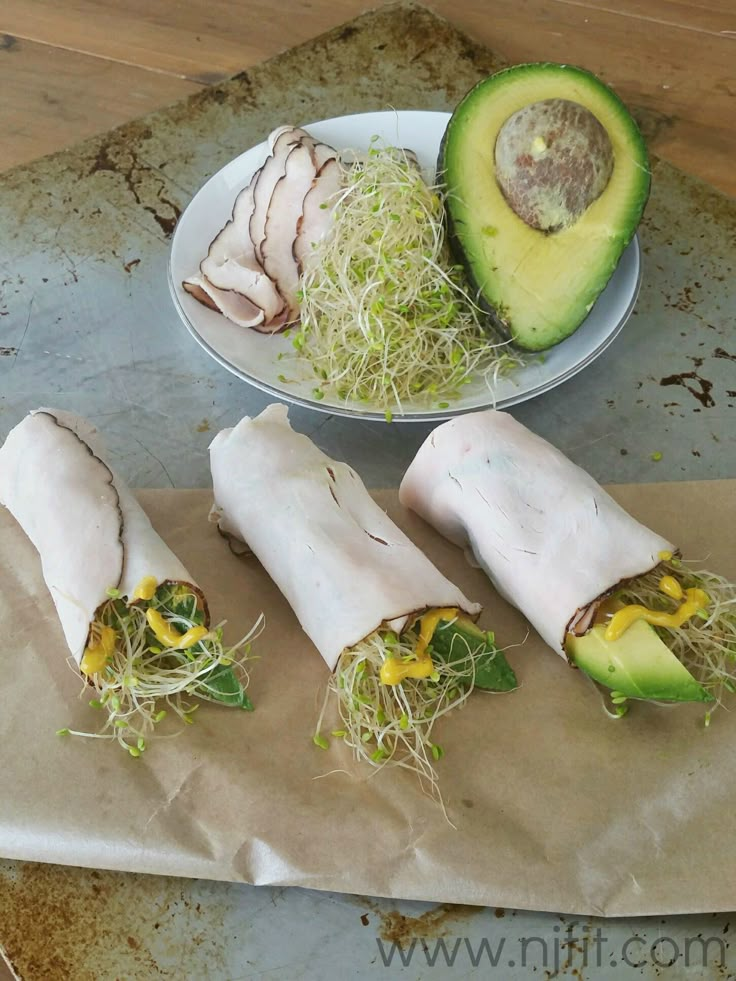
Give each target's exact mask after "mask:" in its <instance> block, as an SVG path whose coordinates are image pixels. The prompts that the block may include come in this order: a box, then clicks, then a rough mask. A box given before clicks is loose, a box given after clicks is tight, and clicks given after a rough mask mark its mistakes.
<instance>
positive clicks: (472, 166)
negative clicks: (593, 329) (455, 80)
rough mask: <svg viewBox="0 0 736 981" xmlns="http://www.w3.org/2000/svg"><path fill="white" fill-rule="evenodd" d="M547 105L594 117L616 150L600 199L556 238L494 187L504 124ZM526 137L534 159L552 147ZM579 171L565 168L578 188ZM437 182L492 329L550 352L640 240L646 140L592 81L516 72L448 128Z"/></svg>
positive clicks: (535, 70) (551, 72) (542, 67)
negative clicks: (560, 104) (579, 109)
mask: <svg viewBox="0 0 736 981" xmlns="http://www.w3.org/2000/svg"><path fill="white" fill-rule="evenodd" d="M547 100H565V101H566V102H568V103H570V102H572V103H577V104H578V105H581V106H583V107H584V108H585V109H587V110H588V111H589V112H590V113H592V114H593V116H595V117H596V119H597V120H598V122H599V123H600V124H601V125H602V126H603V128H604V129H605V131H606V134H607V135H608V138H609V140H610V145H611V147H612V150H613V170H612V172H611V176H610V178H608V180H607V183H606V184H605V187H604V190H603V191H602V193H600V195H599V196H598V197H597V198H596V199H595V200H594V201H593V202H592V203H591V204H589V205H588V207H587V208H586V209H585V210H584V211H583V213H582V214H581V215H580V216H579V217H577V219H576V220H575V221H573V223H572V224H570V225H568V226H567V227H564V228H562V229H560V230H559V231H554V232H546V231H542V230H540V229H538V228H533V227H531V225H529V224H526V222H525V221H523V220H522V219H521V218H520V217H519V216H518V215H517V214H516V212H515V211H514V210H512V208H511V207H510V205H509V204H508V202H507V200H506V198H505V197H504V194H503V192H502V191H501V188H500V187H499V184H498V181H497V179H496V158H495V147H496V140H497V136H498V133H499V131H500V130H501V128H502V127H503V126H504V123H506V121H507V120H509V118H510V117H511V116H512V115H514V114H515V113H517V112H518V111H519V110H521V109H524V108H525V107H528V106H532V105H536V104H538V103H542V102H546V101H547ZM540 125H541V123H540ZM546 125H547V129H546V130H540V133H542V132H543V133H544V140H545V141H547V142H549V136H550V134H551V135H552V136H553V137H554V138H555V139H557V138H558V135H559V133H556V132H553V131H552V130H550V128H549V127H550V125H551V124H550V123H549V122H547V124H546ZM559 129H562V130H564V127H558V130H559ZM527 135H528V138H529V143H530V146H529V149H530V153H531V155H532V156H533V155H534V153H537V152H540V153H544V152H547V150H546V149H543V150H541V151H539V147H543V148H544V147H545V146H546V143H545V141H542V142H540V140H541V136H540V135H537V136H536V137H535V133H534V132H533V131H530V132H529V133H528V134H527ZM560 138H561V139H562V140H563V141H564V139H565V135H564V132H563V133H562V136H561V137H560ZM549 145H550V147H551V146H552V143H551V142H549ZM534 147H536V148H537V149H534ZM518 159H519V161H521V159H522V158H521V156H520V157H519V158H518ZM530 159H531V157H530V156H527V161H528V160H530ZM535 159H536V158H535ZM577 167H578V165H577V164H573V165H572V167H571V169H568V171H567V177H566V178H565V179H566V180H567V181H568V182H569V181H572V182H573V183H574V180H575V176H574V175H575V173H576V171H577ZM534 173H536V171H534ZM571 174H572V176H570V175H571ZM438 177H439V180H440V181H441V182H442V184H443V186H444V190H445V195H446V198H445V207H446V213H447V222H448V235H449V241H450V244H451V247H452V249H453V252H454V254H455V256H456V258H457V259H458V261H459V262H460V263H461V264H462V265H463V267H464V268H465V272H466V274H467V276H468V279H469V281H470V285H471V289H472V290H473V291H474V292H475V293H477V297H478V302H479V303H480V305H481V306H482V307H483V308H484V309H485V310H486V311H487V312H488V314H489V315H490V319H491V321H492V322H493V324H494V325H495V326H496V327H497V328H500V329H501V330H502V332H503V333H504V334H505V335H506V336H509V337H511V338H512V339H513V341H514V342H515V343H516V344H517V346H519V347H521V348H524V349H527V350H530V351H541V350H544V349H546V348H549V347H552V346H553V345H554V344H557V343H559V342H560V341H562V340H564V339H565V338H566V337H568V336H569V335H570V334H572V333H573V332H574V331H575V330H576V329H577V328H578V327H579V326H580V324H581V323H582V322H583V320H584V319H585V317H586V316H587V315H588V313H589V311H590V309H591V307H592V306H593V304H594V303H595V300H596V299H597V297H598V296H599V294H600V293H601V291H602V290H603V288H604V287H605V285H606V283H607V282H608V280H609V279H610V278H611V276H612V274H613V272H614V270H615V268H616V265H617V264H618V261H619V259H620V258H621V253H622V252H623V250H624V249H625V248H626V246H627V245H628V244H629V242H630V241H631V239H632V238H633V236H634V233H635V231H636V228H637V225H638V224H639V221H640V219H641V215H642V212H643V210H644V205H645V204H646V201H647V197H648V195H649V184H650V172H649V161H648V156H647V151H646V147H645V144H644V141H643V139H642V137H641V134H640V133H639V130H638V128H637V126H636V123H635V122H634V120H633V119H632V117H631V116H630V115H629V113H628V111H627V109H626V107H625V106H624V105H623V103H622V102H621V100H620V99H619V98H618V96H616V95H615V94H614V93H613V92H612V91H611V90H610V89H609V88H608V87H607V86H605V85H604V84H603V83H602V82H601V81H600V80H599V79H597V78H596V77H595V76H594V75H591V74H590V73H589V72H586V71H583V70H582V69H579V68H572V67H569V66H566V65H556V64H530V65H519V66H517V67H515V68H509V69H507V70H506V71H502V72H499V73H498V74H496V75H492V76H491V77H490V78H487V79H485V80H484V81H482V82H480V83H479V84H478V85H476V86H475V88H474V89H472V90H471V91H470V92H469V93H468V94H467V95H466V96H465V98H464V99H463V100H462V102H460V104H459V105H458V107H457V108H456V109H455V112H454V113H453V115H452V118H451V119H450V122H449V124H448V126H447V130H446V132H445V136H444V138H443V141H442V146H441V149H440V156H439V161H438Z"/></svg>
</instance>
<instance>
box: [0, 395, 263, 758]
mask: <svg viewBox="0 0 736 981" xmlns="http://www.w3.org/2000/svg"><path fill="white" fill-rule="evenodd" d="M0 503H2V504H3V505H5V507H7V508H8V509H9V510H10V512H11V513H12V514H13V516H14V517H15V519H16V520H17V521H18V523H19V524H20V526H21V527H22V528H23V530H24V531H25V533H26V534H27V535H28V537H29V538H30V540H31V541H32V542H33V544H34V545H35V547H36V549H37V550H38V553H39V555H40V557H41V563H42V567H43V574H44V579H45V581H46V585H47V586H48V589H49V591H50V593H51V597H52V599H53V601H54V604H55V606H56V610H57V613H58V615H59V619H60V621H61V625H62V628H63V630H64V634H65V637H66V641H67V644H68V647H69V650H70V652H71V658H72V660H73V662H74V664H75V666H76V667H77V668H78V669H79V671H80V672H81V674H82V675H83V676H84V678H85V690H89V687H90V686H91V687H92V688H93V689H95V695H96V697H95V698H93V699H92V700H91V702H90V705H91V706H92V707H94V708H97V709H101V710H103V711H104V713H105V716H106V722H105V725H104V728H103V730H102V732H100V733H96V734H90V733H75V734H78V735H96V736H97V737H98V738H109V739H116V740H117V741H118V743H120V745H121V746H122V747H123V748H125V749H126V750H127V751H128V752H129V753H130V754H131V756H134V757H137V756H140V755H141V753H142V752H143V751H144V750H145V747H146V739H147V738H148V737H149V735H150V734H151V733H152V732H153V730H154V729H155V727H156V725H157V724H158V723H159V722H160V721H161V720H162V719H163V718H164V717H165V716H166V714H167V711H168V710H171V711H172V713H173V714H175V715H177V716H178V717H179V718H180V719H182V720H183V721H184V722H190V721H192V719H191V713H192V712H193V711H194V709H195V708H196V704H195V703H193V702H191V700H190V699H188V698H187V696H191V695H196V696H197V697H198V698H205V699H210V700H212V701H218V702H222V703H224V704H226V705H233V706H237V707H240V708H244V709H251V708H252V705H251V703H250V700H249V698H248V695H247V694H246V691H245V687H244V683H243V682H244V681H247V676H246V675H245V674H244V671H243V669H242V663H243V661H244V660H245V658H246V656H247V653H248V650H249V642H250V640H251V639H252V637H253V636H254V635H255V633H256V632H257V631H258V629H259V627H260V618H259V621H258V623H256V625H255V626H254V628H253V629H252V630H251V631H250V633H249V634H248V636H247V637H245V638H243V640H242V641H240V643H239V644H237V645H235V647H233V648H226V647H225V646H224V644H223V637H222V624H220V625H217V626H215V627H212V626H211V624H210V615H209V610H208V608H207V602H206V600H205V597H204V595H203V594H202V591H201V590H200V589H199V587H198V586H197V585H196V584H195V583H194V581H193V579H192V577H191V576H190V574H189V572H188V571H187V570H186V569H185V568H184V566H183V565H182V564H181V562H180V561H179V560H178V559H177V557H176V556H175V555H174V553H173V552H172V551H171V550H170V549H169V548H168V546H167V545H166V544H165V543H164V542H163V541H162V539H161V538H160V537H159V536H158V535H157V534H156V532H155V531H154V529H153V527H152V526H151V523H150V521H149V520H148V517H147V516H146V514H145V512H144V511H143V510H142V508H141V507H140V505H139V504H138V502H137V501H136V500H135V498H134V497H133V495H132V494H131V492H130V490H129V489H128V488H127V487H126V485H125V483H124V482H123V481H122V480H121V479H120V478H119V477H118V476H117V475H115V474H114V473H113V471H112V470H111V469H110V468H109V467H108V465H107V464H106V463H105V462H104V459H103V456H102V455H101V447H100V441H99V436H98V434H97V432H96V430H95V429H94V428H93V427H92V426H91V425H90V424H89V423H87V422H86V421H85V420H84V419H81V418H79V417H78V416H74V415H71V414H70V413H64V412H58V411H54V410H50V409H42V410H38V411H36V412H32V413H30V415H28V416H26V418H25V419H24V420H23V421H22V422H21V423H20V424H19V425H18V426H16V427H15V429H13V430H12V432H11V433H10V435H9V436H8V438H7V440H6V442H5V445H4V446H3V447H2V449H0ZM60 732H61V733H64V734H66V733H68V732H70V730H66V729H63V730H60Z"/></svg>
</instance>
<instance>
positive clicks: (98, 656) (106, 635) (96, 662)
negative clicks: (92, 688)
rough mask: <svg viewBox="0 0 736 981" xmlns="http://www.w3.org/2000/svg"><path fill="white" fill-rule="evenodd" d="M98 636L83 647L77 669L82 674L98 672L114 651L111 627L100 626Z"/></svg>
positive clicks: (113, 637)
mask: <svg viewBox="0 0 736 981" xmlns="http://www.w3.org/2000/svg"><path fill="white" fill-rule="evenodd" d="M99 631H100V635H99V637H98V638H97V639H96V640H95V641H94V642H93V643H91V644H89V645H88V646H87V647H85V649H84V654H83V656H82V660H81V662H80V664H79V670H80V671H81V672H82V674H86V675H91V674H99V672H100V671H102V670H103V668H104V667H105V665H106V664H107V662H108V660H109V659H110V658H111V657H112V655H113V653H114V651H115V640H116V634H115V631H114V630H113V628H112V627H107V626H100V628H99Z"/></svg>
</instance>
